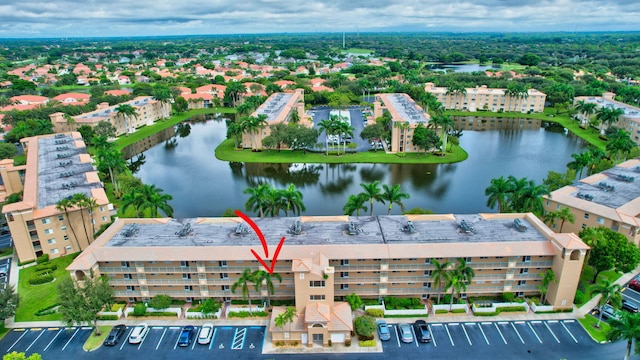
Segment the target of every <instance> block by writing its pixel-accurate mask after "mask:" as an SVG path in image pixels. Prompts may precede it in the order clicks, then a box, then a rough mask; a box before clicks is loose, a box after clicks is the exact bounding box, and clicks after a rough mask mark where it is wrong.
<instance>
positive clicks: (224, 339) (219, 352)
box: [0, 326, 265, 359]
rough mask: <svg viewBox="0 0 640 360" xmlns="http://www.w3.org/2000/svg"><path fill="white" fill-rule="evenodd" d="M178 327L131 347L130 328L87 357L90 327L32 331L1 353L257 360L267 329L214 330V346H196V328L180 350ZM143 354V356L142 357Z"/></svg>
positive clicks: (19, 334)
mask: <svg viewBox="0 0 640 360" xmlns="http://www.w3.org/2000/svg"><path fill="white" fill-rule="evenodd" d="M180 329H181V327H179V326H152V327H150V329H149V333H148V334H147V336H146V337H145V338H144V340H143V341H142V342H141V343H140V344H135V345H134V344H129V343H128V341H127V337H128V335H129V333H130V332H131V331H132V330H133V327H131V326H129V327H127V330H126V331H125V333H124V335H123V336H122V337H121V339H120V341H119V342H118V344H117V345H116V346H101V347H100V348H99V349H98V350H96V351H94V352H91V353H85V352H84V350H83V349H82V346H83V345H84V343H85V341H86V340H87V338H88V337H89V335H90V334H91V331H92V330H91V328H90V327H73V328H71V329H65V328H30V329H15V330H13V331H11V332H9V333H8V334H7V335H6V336H5V338H4V339H2V342H1V343H0V349H1V350H2V353H3V354H4V353H7V352H12V351H17V352H25V353H26V354H31V353H34V352H35V353H39V354H41V355H43V357H44V358H45V359H69V358H76V357H77V356H79V355H81V354H82V355H83V357H84V358H94V357H95V358H102V359H140V358H141V356H142V357H143V358H149V357H153V358H154V359H164V358H166V359H174V358H176V357H180V356H181V354H182V355H186V354H187V353H188V356H189V358H196V359H200V358H204V357H205V356H206V357H221V358H225V359H232V358H255V357H259V356H260V353H261V351H262V342H263V340H264V331H265V328H264V327H260V326H248V327H231V326H221V327H215V328H214V333H213V336H212V339H211V342H210V343H209V344H207V345H200V344H198V343H197V341H196V339H197V335H198V334H199V332H200V327H199V326H197V327H196V331H195V336H194V340H193V342H192V343H191V345H190V346H189V347H180V346H178V337H179V334H180ZM143 354H144V355H143Z"/></svg>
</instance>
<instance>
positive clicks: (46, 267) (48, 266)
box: [35, 264, 58, 271]
mask: <svg viewBox="0 0 640 360" xmlns="http://www.w3.org/2000/svg"><path fill="white" fill-rule="evenodd" d="M35 269H36V271H42V270H50V271H56V270H58V265H56V264H40V265H36V266H35Z"/></svg>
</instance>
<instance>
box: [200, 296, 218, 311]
mask: <svg viewBox="0 0 640 360" xmlns="http://www.w3.org/2000/svg"><path fill="white" fill-rule="evenodd" d="M220 307H221V304H220V303H219V302H218V301H215V300H214V299H211V298H208V299H206V300H205V301H203V302H202V304H200V312H202V313H203V314H213V313H216V312H218V310H220Z"/></svg>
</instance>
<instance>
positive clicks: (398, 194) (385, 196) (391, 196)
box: [380, 184, 410, 215]
mask: <svg viewBox="0 0 640 360" xmlns="http://www.w3.org/2000/svg"><path fill="white" fill-rule="evenodd" d="M382 188H383V189H384V191H383V192H382V195H381V196H380V197H381V198H382V200H384V201H387V202H388V203H389V210H388V211H387V215H391V208H392V207H393V204H394V203H395V204H398V205H400V210H401V211H402V212H404V204H403V203H402V199H408V198H409V197H410V195H409V194H407V193H406V192H402V191H401V190H400V184H395V185H393V186H389V185H387V184H383V185H382Z"/></svg>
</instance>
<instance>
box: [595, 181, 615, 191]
mask: <svg viewBox="0 0 640 360" xmlns="http://www.w3.org/2000/svg"><path fill="white" fill-rule="evenodd" d="M598 187H599V188H600V190H602V191H605V192H611V191H614V190H615V189H616V188H615V187H614V186H612V185H609V184H607V183H606V182H604V181H601V182H600V183H599V184H598Z"/></svg>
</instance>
